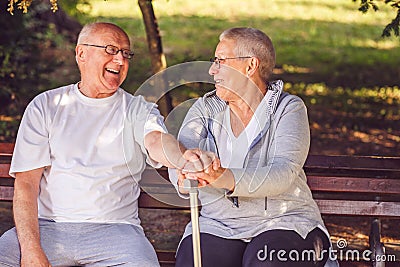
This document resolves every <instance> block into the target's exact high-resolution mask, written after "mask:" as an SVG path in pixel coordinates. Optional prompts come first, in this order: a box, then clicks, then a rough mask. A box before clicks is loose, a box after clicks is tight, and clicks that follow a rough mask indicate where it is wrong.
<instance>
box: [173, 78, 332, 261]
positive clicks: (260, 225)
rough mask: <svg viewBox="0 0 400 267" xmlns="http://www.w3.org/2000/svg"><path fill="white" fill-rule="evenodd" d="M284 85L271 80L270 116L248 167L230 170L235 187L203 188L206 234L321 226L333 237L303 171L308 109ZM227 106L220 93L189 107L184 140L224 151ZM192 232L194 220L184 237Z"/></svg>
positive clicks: (302, 231) (240, 235)
mask: <svg viewBox="0 0 400 267" xmlns="http://www.w3.org/2000/svg"><path fill="white" fill-rule="evenodd" d="M282 88H283V83H282V81H274V82H270V83H269V88H268V89H269V90H272V94H269V95H270V97H269V99H266V103H267V105H268V107H267V109H266V110H267V113H266V114H265V116H267V118H268V119H267V120H266V123H265V125H264V127H263V130H262V131H261V133H260V134H259V135H258V136H257V137H256V138H255V139H254V140H253V142H252V144H251V146H250V149H249V151H243V153H247V155H246V158H245V164H244V166H243V168H230V170H231V171H232V172H233V174H234V177H235V182H236V186H235V190H234V191H233V192H230V193H227V192H226V191H225V190H222V189H215V188H212V187H210V186H207V187H205V188H202V189H200V190H199V199H200V201H201V205H202V208H201V213H200V218H199V220H200V231H201V232H203V233H210V234H213V235H217V236H220V237H223V238H231V239H242V240H245V241H246V240H250V239H251V238H252V237H255V236H257V235H258V234H260V233H262V232H265V231H267V230H272V229H286V230H294V231H296V232H297V233H298V234H299V235H301V236H302V237H303V238H305V237H306V236H307V234H308V233H309V232H310V231H311V230H313V229H314V228H315V227H320V228H321V229H323V230H324V231H325V232H326V233H327V235H328V232H327V230H326V228H325V226H324V223H323V221H322V218H321V215H320V212H319V209H318V206H317V205H316V203H315V201H314V200H313V199H312V195H311V191H310V189H309V187H308V185H307V183H306V175H305V173H304V170H303V165H304V162H305V160H306V158H307V154H308V150H309V146H310V132H309V124H308V118H307V111H306V107H305V105H304V103H303V101H302V100H301V99H300V98H299V97H297V96H294V95H290V94H288V93H286V92H282ZM263 103H265V102H263ZM226 108H227V104H226V103H225V102H224V101H222V100H221V99H220V98H218V96H217V95H216V93H215V91H212V92H209V93H207V94H206V95H204V96H203V97H202V98H200V99H198V100H197V101H196V102H195V103H194V104H193V106H192V107H191V108H190V110H189V111H188V113H187V115H186V117H185V120H184V122H183V124H182V127H181V129H180V132H179V135H178V140H179V141H180V142H182V144H183V145H184V146H185V147H186V148H200V149H202V150H208V151H213V152H214V153H216V154H217V155H218V147H220V146H223V145H226V144H219V143H218V138H217V137H218V134H219V133H220V132H221V131H222V130H223V129H222V128H223V127H222V125H223V123H222V120H223V118H224V112H225V109H226ZM233 149H234V148H233ZM170 179H171V182H172V183H173V184H174V185H175V186H176V185H177V176H176V172H175V170H170ZM232 199H236V200H237V202H238V206H235V205H233V203H232V201H231V200H232ZM191 233H192V229H191V224H190V223H189V224H188V225H187V227H186V229H185V233H184V235H183V238H184V237H186V236H187V235H190V234H191ZM328 236H329V235H328ZM333 266H335V265H333Z"/></svg>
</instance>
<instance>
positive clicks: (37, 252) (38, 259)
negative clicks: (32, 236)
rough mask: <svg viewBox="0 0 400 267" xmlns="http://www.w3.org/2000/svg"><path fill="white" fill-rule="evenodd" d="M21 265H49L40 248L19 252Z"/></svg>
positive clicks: (42, 266) (23, 266)
mask: <svg viewBox="0 0 400 267" xmlns="http://www.w3.org/2000/svg"><path fill="white" fill-rule="evenodd" d="M21 267H51V264H50V262H49V260H48V259H47V257H46V255H45V254H44V252H43V250H42V248H36V249H33V250H31V251H27V252H26V253H21Z"/></svg>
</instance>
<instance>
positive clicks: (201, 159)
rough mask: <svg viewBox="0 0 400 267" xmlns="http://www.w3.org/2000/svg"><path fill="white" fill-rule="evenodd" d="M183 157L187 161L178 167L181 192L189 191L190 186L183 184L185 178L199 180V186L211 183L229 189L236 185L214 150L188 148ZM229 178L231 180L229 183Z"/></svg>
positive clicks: (213, 185)
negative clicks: (186, 186)
mask: <svg viewBox="0 0 400 267" xmlns="http://www.w3.org/2000/svg"><path fill="white" fill-rule="evenodd" d="M183 159H184V160H186V162H184V164H181V165H180V166H181V167H180V168H178V169H177V172H178V186H179V191H180V192H181V193H188V188H184V186H183V181H184V180H185V179H192V180H197V181H198V183H199V185H198V186H199V187H204V186H207V185H211V186H212V187H216V188H226V189H229V190H231V189H232V187H234V181H233V178H232V179H231V178H230V175H228V176H227V175H225V174H226V172H227V170H228V169H226V168H223V167H221V161H220V160H219V158H218V157H217V156H216V155H215V154H214V153H213V152H210V151H203V150H200V149H188V150H186V151H185V153H184V154H183ZM227 179H229V180H231V181H230V182H228V183H227Z"/></svg>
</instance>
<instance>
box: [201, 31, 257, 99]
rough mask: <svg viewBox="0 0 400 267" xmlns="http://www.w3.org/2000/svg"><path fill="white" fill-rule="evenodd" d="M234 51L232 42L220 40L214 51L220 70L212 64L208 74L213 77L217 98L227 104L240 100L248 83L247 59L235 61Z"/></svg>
mask: <svg viewBox="0 0 400 267" xmlns="http://www.w3.org/2000/svg"><path fill="white" fill-rule="evenodd" d="M234 49H235V41H234V40H230V39H222V40H221V41H220V42H219V43H218V45H217V47H216V49H215V56H216V57H217V58H219V59H220V60H221V64H220V68H218V66H217V64H212V65H211V67H210V70H209V74H210V75H212V76H214V81H215V88H216V93H217V95H218V97H219V98H221V99H223V100H225V101H227V102H229V101H233V100H235V99H240V98H241V97H242V96H243V94H244V90H246V87H247V83H248V78H247V77H246V67H247V66H248V64H247V63H248V61H249V59H237V58H236V57H237V56H236V55H235V53H234ZM225 58H228V59H227V60H224V59H225ZM229 58H233V59H229Z"/></svg>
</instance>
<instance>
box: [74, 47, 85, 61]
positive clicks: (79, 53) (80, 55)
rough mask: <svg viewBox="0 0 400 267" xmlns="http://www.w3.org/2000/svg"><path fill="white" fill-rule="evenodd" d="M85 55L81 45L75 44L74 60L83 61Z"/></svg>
mask: <svg viewBox="0 0 400 267" xmlns="http://www.w3.org/2000/svg"><path fill="white" fill-rule="evenodd" d="M85 56H86V54H85V51H84V49H83V48H82V46H80V45H77V46H76V48H75V57H76V61H77V62H78V61H80V62H83V61H85Z"/></svg>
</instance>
